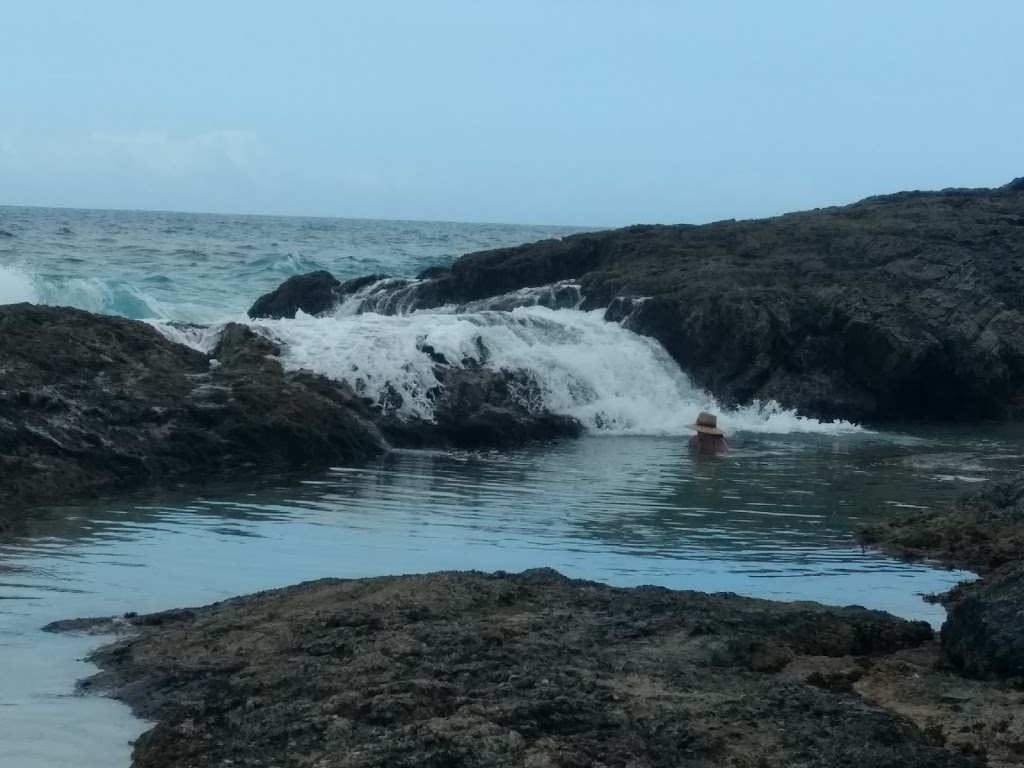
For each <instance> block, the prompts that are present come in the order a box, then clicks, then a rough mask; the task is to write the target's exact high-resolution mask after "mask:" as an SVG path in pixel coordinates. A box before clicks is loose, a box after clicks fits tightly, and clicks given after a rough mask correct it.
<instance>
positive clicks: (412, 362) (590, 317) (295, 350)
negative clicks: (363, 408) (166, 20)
mask: <svg viewBox="0 0 1024 768" xmlns="http://www.w3.org/2000/svg"><path fill="white" fill-rule="evenodd" d="M249 324H250V325H251V326H252V327H253V328H255V329H257V330H259V331H260V332H262V333H264V334H266V335H267V336H269V337H271V338H272V339H274V340H275V341H277V342H278V343H279V344H280V345H281V347H282V352H281V362H282V364H283V365H284V367H285V368H286V369H287V370H291V371H295V370H309V371H313V372H315V373H319V374H322V375H325V376H328V377H330V378H333V379H336V380H339V381H347V382H348V383H349V384H351V385H352V386H353V387H355V389H356V390H357V391H359V392H360V393H361V394H363V395H364V396H366V397H369V398H372V399H373V400H375V401H376V402H377V403H379V404H380V405H381V406H382V407H386V406H387V404H388V403H389V402H394V398H393V397H392V396H390V394H389V393H391V390H392V389H394V390H397V391H398V392H400V393H401V394H402V398H401V401H402V405H401V406H400V408H399V410H398V415H400V416H405V417H417V418H425V419H430V418H432V416H433V410H432V401H431V398H430V396H429V394H428V393H429V392H430V390H431V389H433V388H434V387H436V386H438V384H439V382H438V379H437V377H436V375H435V366H436V365H437V363H438V361H440V360H442V359H443V361H445V362H446V363H447V364H449V365H453V366H463V367H465V366H482V367H485V368H489V369H492V370H500V369H503V368H504V369H511V370H519V369H524V370H526V371H529V372H530V373H531V374H532V375H533V376H534V378H535V379H536V381H537V383H538V384H539V386H540V390H541V392H542V398H543V405H544V406H545V407H546V408H548V409H549V410H551V411H552V412H554V413H559V414H563V415H567V416H572V417H575V418H576V419H579V421H580V422H581V423H582V424H583V425H584V426H585V427H586V428H587V429H588V431H590V432H592V433H596V434H616V435H652V436H678V435H683V434H687V430H686V427H685V425H686V424H688V423H690V422H691V421H692V420H693V418H694V417H695V416H696V414H697V413H698V412H699V411H701V410H713V411H717V412H718V413H719V420H720V423H721V424H722V426H723V427H724V429H726V431H727V432H760V433H776V434H782V433H792V432H817V433H825V434H840V433H849V432H854V431H859V428H858V427H856V426H855V425H853V424H850V423H847V422H836V423H826V422H820V421H817V420H815V419H807V418H803V417H800V416H798V415H796V414H795V413H794V412H793V411H788V410H785V409H783V408H781V407H779V406H778V405H777V404H775V403H766V404H754V405H751V406H748V407H745V408H739V409H733V410H723V409H722V408H721V407H720V405H719V404H718V403H717V402H716V401H715V399H714V398H713V397H711V396H710V395H709V394H708V393H706V392H704V391H703V390H701V389H700V388H698V387H696V386H695V385H694V384H693V382H692V381H691V380H690V379H689V377H688V376H687V375H686V374H685V373H683V372H682V370H680V368H679V366H678V365H677V364H676V363H675V361H674V360H673V359H672V358H671V357H670V356H669V355H668V353H667V352H666V351H665V349H664V348H663V347H662V346H661V345H660V344H658V343H657V342H656V341H654V340H653V339H649V338H646V337H643V336H639V335H637V334H635V333H632V332H630V331H627V330H625V329H623V328H622V327H621V326H620V325H618V324H616V323H609V322H606V321H605V320H604V312H603V310H595V311H591V312H584V311H581V310H578V309H559V310H555V309H551V308H548V307H544V306H521V307H518V308H516V309H513V310H511V311H495V310H478V311H464V312H453V311H450V310H448V311H445V310H441V311H423V310H421V311H418V312H414V313H412V314H406V315H381V314H377V313H372V312H371V313H365V314H358V315H335V316H329V317H311V316H309V315H304V314H301V313H300V314H299V316H298V317H296V318H295V319H294V320H255V321H249ZM163 330H164V332H165V333H166V334H167V335H168V336H169V337H170V338H172V339H174V340H175V341H178V342H181V343H185V344H188V345H190V346H193V347H195V348H197V349H201V350H202V351H204V352H207V353H209V352H211V351H212V350H213V347H214V345H215V344H216V340H217V335H218V329H217V328H181V327H177V328H176V327H170V326H166V325H165V326H164V327H163Z"/></svg>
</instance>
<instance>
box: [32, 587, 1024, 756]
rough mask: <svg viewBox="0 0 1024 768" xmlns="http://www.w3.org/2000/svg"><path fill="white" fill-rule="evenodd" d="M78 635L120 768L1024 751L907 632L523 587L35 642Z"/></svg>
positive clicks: (237, 610)
mask: <svg viewBox="0 0 1024 768" xmlns="http://www.w3.org/2000/svg"><path fill="white" fill-rule="evenodd" d="M90 625H92V626H95V627H97V628H98V629H101V630H103V631H109V630H110V629H112V628H113V629H116V630H119V631H121V632H123V633H126V634H125V635H124V637H123V639H122V640H120V641H118V642H116V643H115V644H113V645H111V646H108V647H106V648H103V649H100V650H99V651H98V652H96V653H95V654H94V656H93V657H92V660H93V661H94V662H95V663H96V664H97V665H99V667H100V668H101V670H102V671H101V672H100V673H99V674H98V675H96V676H95V677H93V678H91V679H89V680H87V681H85V682H84V683H83V689H84V690H88V691H94V692H105V693H110V694H113V695H114V696H116V697H117V698H119V699H121V700H123V701H125V702H127V703H128V704H130V705H131V706H132V708H133V709H134V711H135V712H136V713H137V714H139V715H140V716H142V717H144V718H146V719H148V720H151V721H153V722H155V725H154V726H153V728H152V730H150V731H149V732H147V733H146V734H144V735H143V736H142V737H141V738H140V739H139V740H138V742H137V743H136V745H135V750H134V756H133V766H134V768H179V767H180V768H184V767H185V766H188V767H189V768H205V767H206V766H209V767H210V768H214V766H217V767H218V768H219V767H220V766H223V765H228V764H230V765H236V766H270V765H316V766H320V768H371V767H373V768H381V767H383V766H389V767H390V766H414V765H415V766H450V767H452V768H455V767H460V768H463V767H464V768H469V767H470V766H488V767H489V768H490V767H493V768H502V767H503V766H516V767H517V768H527V767H530V768H533V767H539V766H552V767H554V766H560V767H565V766H574V767H575V766H581V767H582V766H593V767H596V766H613V765H614V766H625V765H635V766H647V767H648V768H660V767H665V768H668V767H669V766H671V767H672V768H676V767H677V766H680V765H687V766H693V767H694V768H711V766H724V765H729V766H734V767H736V768H740V767H741V766H745V767H747V768H783V766H785V767H786V768H788V767H789V766H793V765H800V766H805V767H806V768H891V767H892V766H895V765H899V766H901V768H982V766H985V765H1009V764H1011V762H1010V761H1012V760H1013V759H1015V757H1014V755H1015V754H1019V753H1015V750H1019V749H1020V748H1021V747H1022V746H1024V738H1022V737H1024V722H1022V721H1021V717H1020V711H1019V709H1018V710H1015V709H1014V707H1013V706H1012V700H1013V697H1014V696H1015V695H1018V694H1015V693H1014V692H1013V691H1008V690H1004V689H1001V688H998V687H994V686H991V685H988V686H982V685H980V684H976V683H971V682H970V681H965V680H963V679H962V678H959V677H957V676H955V675H953V674H951V673H950V672H948V671H942V670H941V669H937V668H936V664H937V663H938V661H939V657H938V651H937V650H936V648H935V645H934V643H933V642H932V641H931V639H930V637H931V630H930V629H929V627H928V626H927V625H924V624H922V623H915V622H908V621H904V620H902V619H897V618H895V617H892V616H889V615H887V614H884V613H881V612H878V611H869V610H865V609H863V608H855V607H854V608H830V607H825V606H821V605H817V604H813V603H775V602H770V601H764V600H753V599H748V598H742V597H738V596H736V595H728V594H723V595H709V594H702V593H697V592H675V591H671V590H667V589H662V588H655V587H641V588H634V589H615V588H611V587H608V586H604V585H600V584H595V583H592V582H585V581H574V580H569V579H567V578H565V577H563V576H560V575H559V574H557V573H555V572H553V571H550V570H535V571H527V572H524V573H522V574H505V573H498V574H482V573H438V574H429V575H422V576H395V577H385V578H375V579H359V580H345V581H342V580H324V581H318V582H311V583H307V584H302V585H298V586H295V587H290V588H287V589H282V590H276V591H272V592H265V593H262V594H257V595H252V596H248V597H242V598H235V599H232V600H228V601H226V602H223V603H218V604H216V605H213V606H209V607H206V608H198V609H186V610H175V611H170V612H165V613H159V614H152V615H147V616H130V617H125V618H123V619H120V620H117V621H116V622H114V623H113V624H111V623H110V622H99V623H96V622H82V621H75V622H64V623H59V624H57V625H53V626H51V627H50V629H53V630H78V631H81V630H83V629H88V628H89V627H90ZM986 750H987V751H988V755H989V757H991V758H992V760H993V762H992V763H987V762H986V761H985V760H984V759H983V758H982V757H981V755H984V754H985V752H986ZM1004 760H1005V762H1003V761H1004Z"/></svg>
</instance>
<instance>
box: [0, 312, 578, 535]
mask: <svg viewBox="0 0 1024 768" xmlns="http://www.w3.org/2000/svg"><path fill="white" fill-rule="evenodd" d="M279 352H280V349H279V348H278V347H277V345H276V344H275V343H274V342H272V341H271V340H269V339H267V338H265V337H264V336H261V335H259V334H257V333H255V332H254V331H253V330H252V329H250V328H248V327H246V326H242V325H229V326H228V327H227V328H226V329H225V330H224V331H223V333H222V335H221V337H220V341H219V343H218V345H217V347H216V349H214V350H213V353H212V355H205V354H202V353H200V352H197V351H196V350H193V349H190V348H188V347H185V346H183V345H181V344H177V343H174V342H172V341H170V340H169V339H167V338H166V337H165V336H163V335H162V334H161V333H159V332H158V331H157V330H156V329H154V328H153V327H152V326H150V325H148V324H146V323H143V322H139V321H135V320H127V319H124V318H119V317H110V316H104V315H95V314H92V313H89V312H85V311H82V310H77V309H70V308H59V307H45V306H34V305H29V304H19V305H5V306H0V353H2V354H0V477H2V478H3V481H2V482H0V512H3V510H4V509H5V508H6V509H8V510H10V509H16V508H22V507H25V506H28V505H33V504H40V503H46V502H61V501H68V500H71V499H74V498H81V497H89V496H95V495H109V494H116V493H121V492H125V491H130V490H136V489H145V488H154V487H161V486H164V487H167V486H170V487H174V486H177V485H178V484H180V483H189V482H201V481H206V480H212V479H223V478H238V477H244V476H254V475H257V474H260V475H265V474H268V473H271V474H273V473H283V472H292V471H297V470H311V469H319V468H323V467H327V466H332V465H350V464H354V463H358V462H362V461H366V460H367V459H370V458H372V457H374V456H376V455H379V454H381V453H383V452H384V451H386V450H388V448H389V447H391V446H409V445H416V446H431V447H444V446H454V447H470V448H473V447H491V446H503V445H510V444H515V443H519V442H525V441H529V440H547V439H554V438H558V437H565V436H573V435H578V434H579V432H580V431H581V426H580V425H579V424H578V423H577V422H576V421H574V420H573V419H570V418H566V417H561V416H557V415H554V414H551V413H548V412H546V411H543V410H538V409H536V408H533V407H531V406H528V405H526V404H524V402H523V401H522V400H521V399H520V398H519V397H518V394H519V393H521V392H522V391H523V390H524V389H529V387H530V386H531V385H534V386H535V383H533V382H532V380H531V378H530V376H529V374H527V373H525V372H521V371H496V372H494V371H481V370H472V369H465V370H464V369H460V368H456V367H452V366H442V365H440V364H438V367H437V371H438V375H439V378H440V380H441V386H440V387H439V388H438V391H436V392H434V393H432V396H433V397H434V399H435V405H436V410H437V414H436V415H437V418H436V420H435V421H433V422H427V421H423V420H420V421H415V420H414V421H408V420H406V421H403V420H401V419H398V418H396V417H394V415H393V414H391V413H385V412H384V410H382V409H381V408H379V407H377V408H375V407H373V405H372V404H368V403H367V402H366V401H365V400H363V399H362V398H361V397H359V396H358V395H357V394H356V393H355V392H354V391H353V390H352V389H351V388H350V387H348V386H347V385H345V384H343V383H339V382H335V381H331V380H329V379H326V378H324V377H321V376H316V375H313V374H311V373H308V372H301V371H300V372H296V373H286V372H285V371H284V370H283V368H282V367H281V365H280V363H279V362H278V361H277V360H276V359H275V358H276V357H277V355H278V353H279ZM423 354H425V355H426V354H429V353H428V351H424V352H423ZM214 359H215V360H216V361H217V363H218V364H212V360H214ZM3 517H4V515H3V514H0V518H3Z"/></svg>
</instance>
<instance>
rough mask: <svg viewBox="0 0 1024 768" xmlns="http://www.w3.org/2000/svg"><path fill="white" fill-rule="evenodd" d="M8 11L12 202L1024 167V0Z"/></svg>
mask: <svg viewBox="0 0 1024 768" xmlns="http://www.w3.org/2000/svg"><path fill="white" fill-rule="evenodd" d="M0 7H2V13H0V17H2V26H3V33H2V39H3V43H2V45H0V73H3V74H2V76H0V205H41V206H67V207H82V208H128V209H136V208H137V209H153V210H177V211H202V212H219V213H266V214H287V215H310V216H343V217H356V218H385V219H429V220H447V221H483V222H508V223H532V224H565V225H570V224H576V225H583V226H598V225H599V226H617V225H624V224H631V223H637V222H648V223H656V222H660V223H676V222H690V223H700V222H705V221H712V220H718V219H727V218H750V217H758V216H766V215H773V214H777V213H782V212H784V211H787V210H796V209H805V208H814V207H820V206H826V205H837V204H844V203H848V202H852V201H854V200H857V199H860V198H863V197H865V196H868V195H872V194H881V193H887V192H894V191H898V190H904V189H939V188H944V187H971V186H999V185H1002V184H1005V183H1007V182H1008V181H1010V180H1011V179H1013V178H1015V177H1019V176H1024V88H1022V87H1021V77H1022V75H1024V45H1022V44H1021V34H1022V32H1024V2H1021V0H974V1H973V2H970V3H967V2H963V1H962V0H899V2H896V1H895V0H886V1H885V2H880V1H879V0H859V1H858V2H856V3H831V2H821V0H815V1H814V2H811V1H809V0H808V1H804V0H778V2H764V0H747V1H746V2H739V1H737V0H715V2H707V0H704V1H703V2H696V1H695V2H688V1H685V0H675V1H672V0H405V1H403V0H372V2H371V1H369V0H367V1H365V2H364V1H363V0H335V1H333V2H332V1H330V0H321V1H316V0H291V1H290V2H288V3H283V2H277V1H276V0H275V1H273V2H269V1H265V0H245V2H243V1H242V0H237V1H235V2H231V1H230V0H220V1H219V2H213V1H212V0H202V2H199V1H194V2H193V1H191V0H173V1H172V0H147V1H146V2H139V1H138V0H90V1H89V2H79V0H64V1H63V2H61V1H58V0H33V1H32V2H15V1H14V0H3V2H2V4H0Z"/></svg>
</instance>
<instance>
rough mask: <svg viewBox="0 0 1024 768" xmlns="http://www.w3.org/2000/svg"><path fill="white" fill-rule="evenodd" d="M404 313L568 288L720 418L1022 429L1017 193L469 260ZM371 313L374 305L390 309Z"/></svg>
mask: <svg viewBox="0 0 1024 768" xmlns="http://www.w3.org/2000/svg"><path fill="white" fill-rule="evenodd" d="M420 277H421V280H420V282H419V283H418V284H415V285H413V286H406V285H403V287H402V288H401V290H402V291H403V300H402V302H400V306H402V307H404V308H409V307H433V306H439V305H441V304H449V303H454V304H464V303H467V302H472V301H478V300H481V299H485V298H488V297H493V296H497V295H500V294H505V293H508V292H510V291H515V290H518V289H522V288H525V287H529V286H542V285H547V284H550V283H555V282H558V281H562V280H575V281H578V282H579V284H580V286H581V288H582V292H583V295H584V297H585V302H584V304H583V307H584V308H585V309H594V308H608V309H609V318H610V319H616V320H623V321H624V322H625V324H626V326H627V327H629V328H631V329H633V330H635V331H637V332H639V333H642V334H646V335H648V336H652V337H654V338H656V339H657V340H658V341H660V342H661V343H662V344H663V345H664V346H665V348H666V349H667V350H668V351H669V352H670V353H671V354H672V356H673V357H674V358H675V360H676V361H677V362H678V363H679V364H680V366H681V367H682V368H683V370H685V371H686V372H687V373H689V374H690V375H691V376H692V377H693V378H694V380H695V381H696V383H697V384H699V385H701V386H703V387H706V388H708V389H709V390H711V392H712V393H714V394H715V395H716V396H717V397H718V398H719V399H720V400H721V401H723V402H726V403H730V402H733V403H737V402H749V401H751V400H754V399H760V400H762V401H764V400H777V401H778V402H780V403H781V404H782V405H784V406H787V407H793V408H797V409H799V410H800V411H802V412H804V413H806V414H809V415H814V416H818V417H825V418H833V417H843V418H851V419H855V420H858V421H877V420H886V419H917V418H921V419H933V420H950V419H967V418H994V419H1021V418H1024V182H1022V181H1021V180H1017V181H1015V182H1013V183H1011V184H1009V185H1007V186H1005V187H1002V188H1000V189H991V190H990V189H978V190H963V189H952V190H943V191H941V192H905V193H900V194H896V195H889V196H885V197H873V198H869V199H867V200H864V201H862V202H859V203H856V204H853V205H848V206H845V207H841V208H826V209H819V210H814V211H807V212H802V213H792V214H787V215H785V216H780V217H777V218H772V219H764V220H758V221H724V222H718V223H714V224H708V225H704V226H633V227H627V228H625V229H620V230H614V231H609V232H598V233H589V234H580V235H573V236H570V237H566V238H563V239H561V240H548V241H543V242H539V243H533V244H530V245H524V246H520V247H517V248H504V249H500V250H494V251H487V252H482V253H474V254H469V255H467V256H464V257H462V258H461V259H459V260H457V261H456V262H455V263H454V264H452V265H451V267H449V268H447V269H437V268H434V269H431V270H428V271H426V272H424V273H423V274H422V275H421V276H420ZM380 305H381V306H386V304H385V303H384V302H381V303H380Z"/></svg>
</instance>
